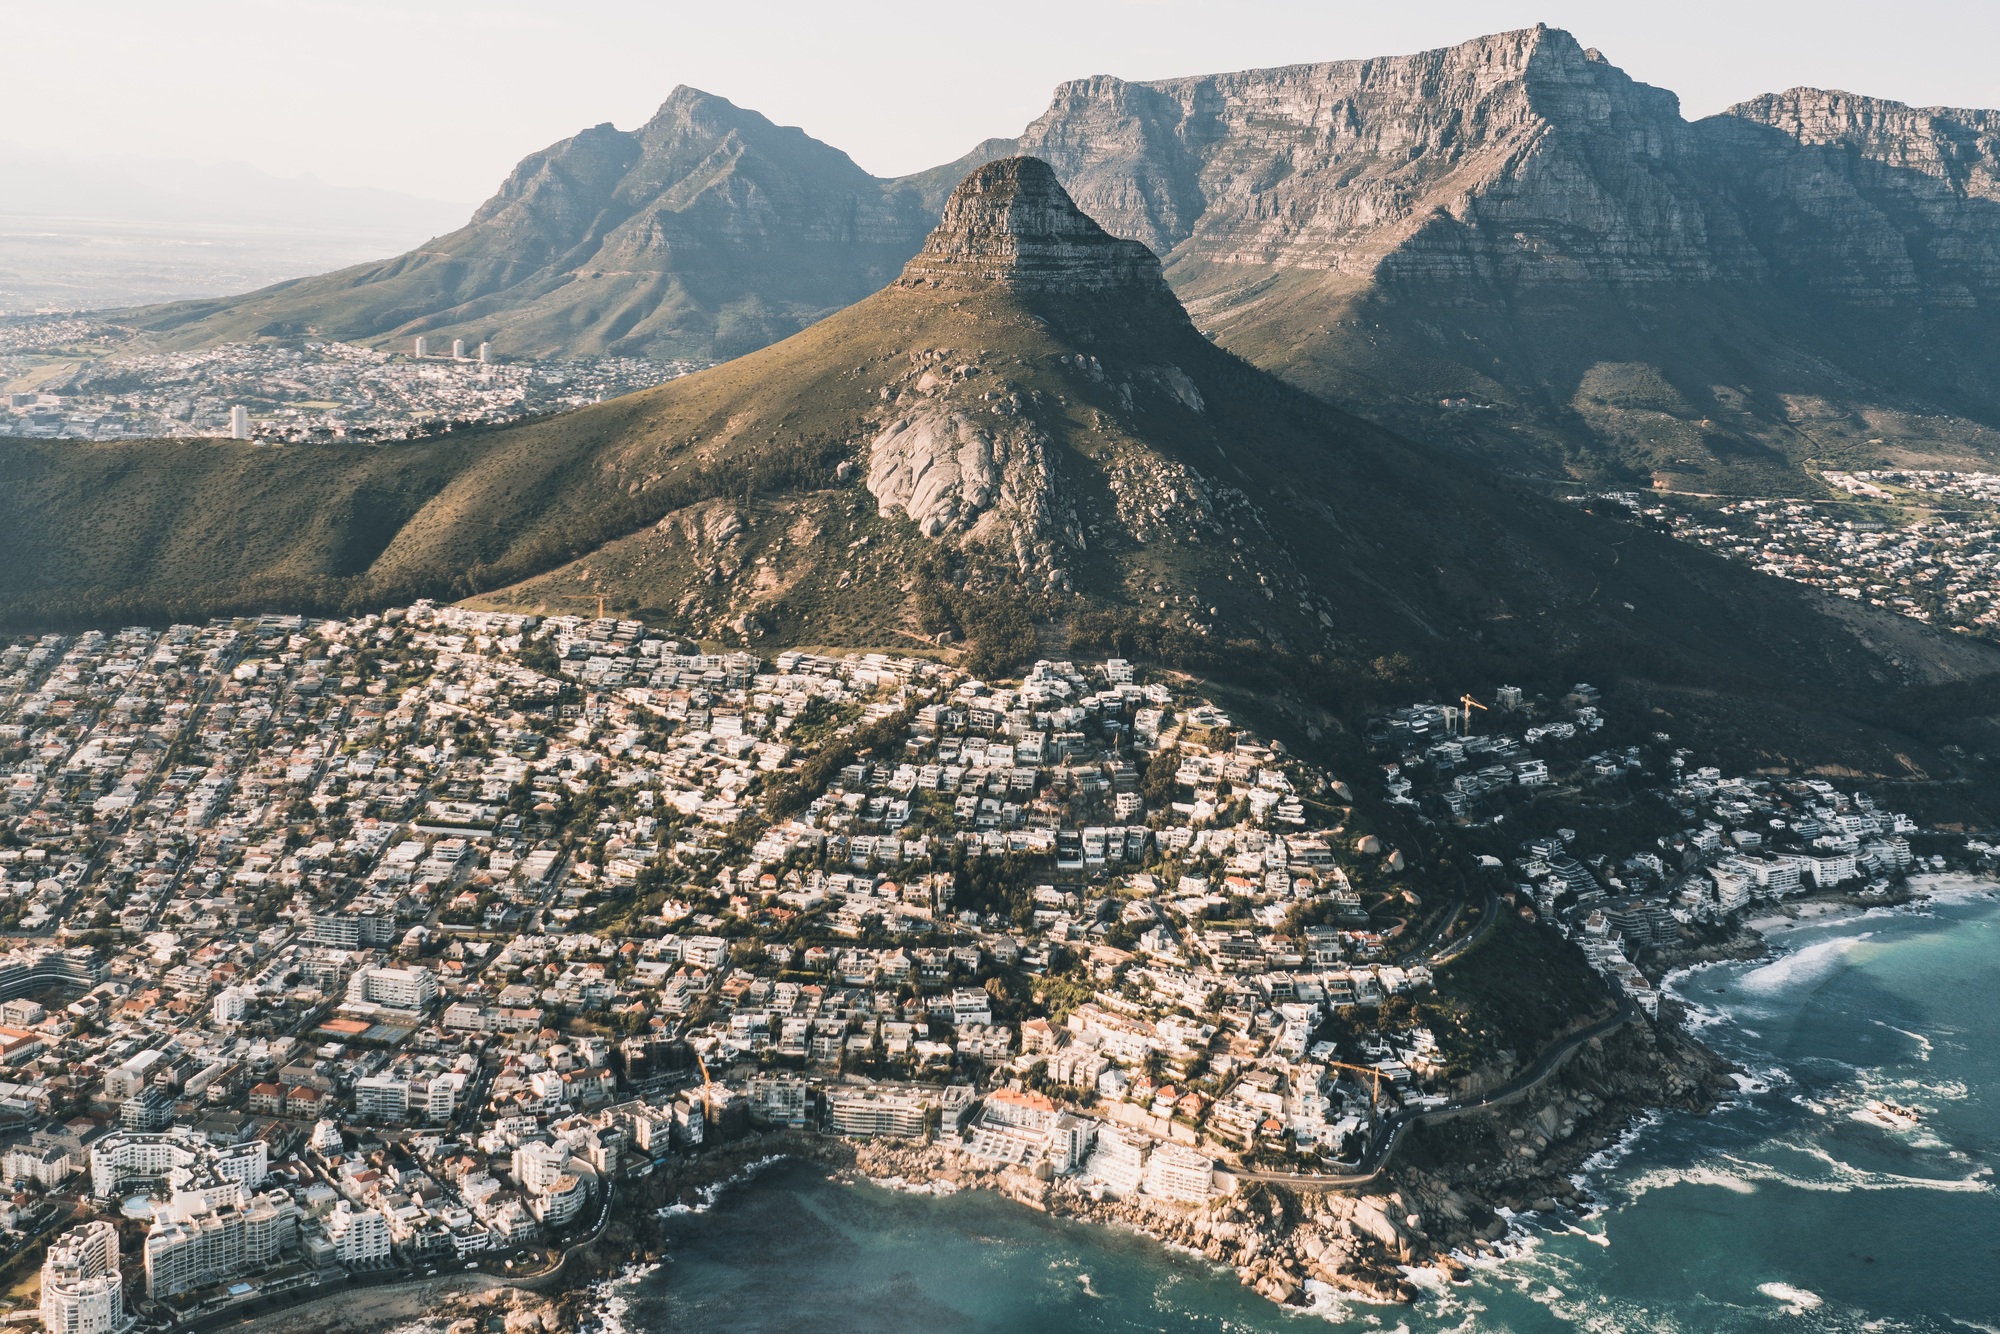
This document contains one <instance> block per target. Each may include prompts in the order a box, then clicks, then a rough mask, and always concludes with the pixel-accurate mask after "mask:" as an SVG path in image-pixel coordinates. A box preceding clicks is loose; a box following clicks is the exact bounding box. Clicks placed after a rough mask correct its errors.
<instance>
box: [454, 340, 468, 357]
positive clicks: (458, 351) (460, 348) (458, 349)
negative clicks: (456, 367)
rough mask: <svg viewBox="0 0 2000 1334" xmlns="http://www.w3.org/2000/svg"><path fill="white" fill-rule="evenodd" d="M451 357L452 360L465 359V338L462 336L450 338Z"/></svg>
mask: <svg viewBox="0 0 2000 1334" xmlns="http://www.w3.org/2000/svg"><path fill="white" fill-rule="evenodd" d="M451 359H452V360H453V361H464V360H465V340H464V339H463V338H454V339H452V340H451Z"/></svg>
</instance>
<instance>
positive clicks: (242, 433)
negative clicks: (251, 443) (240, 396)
mask: <svg viewBox="0 0 2000 1334" xmlns="http://www.w3.org/2000/svg"><path fill="white" fill-rule="evenodd" d="M229 438H230V439H231V440H248V439H249V438H250V409H248V408H246V407H244V406H243V405H242V404H240V403H239V404H237V405H236V406H235V407H233V408H231V409H230V410H229Z"/></svg>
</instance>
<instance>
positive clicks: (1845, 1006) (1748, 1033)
mask: <svg viewBox="0 0 2000 1334" xmlns="http://www.w3.org/2000/svg"><path fill="white" fill-rule="evenodd" d="M1773 943H1774V944H1775V945H1777V946H1778V947H1779V948H1780V949H1781V950H1782V951H1784V953H1783V954H1782V955H1781V956H1780V957H1778V958H1776V959H1775V960H1773V961H1769V962H1763V963H1746V964H1729V965H1722V966H1717V967H1712V968H1707V969H1702V970H1699V971H1697V972H1695V973H1692V974H1690V975H1688V976H1685V977H1683V978H1680V979H1678V982H1677V989H1678V990H1679V991H1680V993H1681V994H1682V995H1683V996H1684V997H1685V998H1687V999H1688V1000H1689V1001H1690V1002H1692V1003H1693V1004H1695V1005H1697V1006H1698V1007H1700V1008H1699V1022H1700V1023H1701V1024H1702V1026H1703V1036H1704V1038H1705V1039H1706V1040H1707V1041H1709V1042H1710V1043H1711V1044H1712V1045H1713V1046H1715V1047H1716V1048H1717V1049H1718V1050H1720V1051H1722V1052H1723V1053H1724V1054H1725V1055H1727V1056H1729V1057H1730V1058H1732V1059H1733V1060H1735V1061H1737V1062H1738V1063H1739V1064H1741V1065H1742V1066H1743V1067H1744V1068H1745V1070H1746V1072H1747V1074H1746V1075H1745V1077H1744V1078H1743V1081H1742V1082H1743V1083H1744V1085H1745V1088H1744V1092H1743V1094H1742V1096H1741V1097H1740V1098H1739V1099H1738V1100H1737V1101H1736V1102H1735V1103H1734V1104H1733V1105H1732V1106H1730V1107H1728V1108H1726V1109H1724V1110H1722V1111H1719V1112H1717V1113H1716V1114H1715V1115H1713V1116H1711V1117H1708V1118H1706V1119H1700V1120H1697V1119H1695V1118H1691V1117H1680V1116H1670V1117H1664V1118H1661V1119H1660V1120H1658V1121H1656V1122H1654V1123H1652V1124H1650V1125H1648V1126H1645V1127H1642V1128H1641V1129H1639V1130H1638V1131H1637V1132H1636V1133H1635V1134H1634V1135H1633V1136H1631V1137H1630V1138H1629V1140H1628V1142H1627V1143H1626V1144H1625V1145H1623V1146H1621V1148H1620V1149H1619V1150H1617V1151H1614V1152H1613V1153H1610V1154H1607V1155H1604V1158H1605V1159H1606V1161H1605V1162H1603V1163H1602V1164H1601V1165H1599V1167H1598V1169H1597V1170H1596V1171H1594V1172H1593V1173H1592V1175H1591V1178H1590V1182H1589V1184H1590V1186H1591V1189H1592V1191H1593V1193H1594V1194H1595V1195H1596V1196H1597V1197H1598V1198H1599V1200H1600V1201H1601V1202H1602V1206H1603V1207H1602V1208H1601V1209H1600V1210H1599V1211H1598V1212H1597V1213H1596V1214H1594V1215H1593V1216H1592V1217H1589V1218H1574V1217H1569V1216H1564V1217H1560V1218H1553V1219H1535V1220H1530V1221H1529V1222H1527V1223H1526V1224H1525V1225H1524V1226H1523V1227H1522V1229H1521V1230H1520V1232H1519V1234H1518V1236H1517V1242H1518V1244H1517V1246H1516V1253H1515V1254H1514V1255H1513V1256H1512V1257H1511V1258H1509V1259H1508V1260H1507V1261H1505V1262H1504V1263H1500V1264H1497V1265H1491V1266H1488V1267H1486V1268H1484V1269H1482V1270H1481V1271H1480V1273H1479V1274H1478V1277H1477V1278H1476V1279H1475V1280H1474V1281H1473V1282H1472V1283H1469V1284H1460V1285H1456V1286H1451V1287H1447V1288H1441V1289H1439V1290H1438V1291H1437V1292H1436V1293H1435V1294H1434V1295H1433V1296H1431V1297H1430V1298H1429V1299H1427V1300H1426V1301H1424V1302H1421V1303H1419V1304H1418V1305H1417V1306H1416V1307H1415V1308H1414V1309H1412V1308H1405V1307H1392V1306H1370V1305H1365V1304H1345V1305H1341V1304H1334V1305H1328V1306H1326V1307H1325V1308H1323V1309H1321V1310H1319V1311H1316V1312H1313V1313H1309V1314H1300V1313H1297V1312H1285V1311H1280V1310H1278V1309H1277V1308H1275V1307H1272V1306H1271V1305H1269V1304H1268V1303H1266V1302H1264V1301H1263V1300H1262V1299H1260V1298H1258V1297H1256V1296H1255V1295H1254V1294H1252V1293H1250V1292H1249V1291H1248V1290H1247V1289H1244V1288H1242V1287H1240V1286H1239V1285H1238V1284H1237V1283H1236V1281H1235V1278H1234V1276H1233V1275H1231V1274H1229V1273H1227V1272H1226V1271H1223V1270H1220V1269H1218V1268H1216V1267H1215V1266H1212V1265H1210V1264H1208V1263H1207V1262H1205V1261H1203V1260H1201V1259H1199V1258H1197V1257H1188V1256H1182V1255H1179V1254H1176V1253H1173V1252H1170V1251H1168V1250H1166V1249H1164V1248H1162V1247H1160V1246H1158V1245H1156V1244H1154V1243H1152V1242H1150V1241H1148V1240H1146V1239H1144V1238H1141V1237H1137V1236H1132V1235H1127V1234H1122V1233H1117V1232H1109V1231H1105V1230H1102V1229H1097V1228H1091V1227H1087V1226H1083V1225H1080V1224H1073V1223H1066V1222H1064V1221H1062V1220H1058V1219H1050V1218H1046V1217H1044V1216H1042V1215H1040V1214H1037V1213H1034V1212H1033V1211H1031V1210H1028V1209H1024V1208H1021V1207H1019V1206H1016V1205H1013V1204H1009V1203H1007V1202H1006V1201H1003V1200H1000V1199H998V1198H996V1197H993V1196H991V1195H988V1194H984V1193H969V1194H961V1195H956V1196H950V1197H945V1198H931V1197H929V1196H922V1195H911V1194H904V1193H899V1192H895V1191H890V1190H885V1189H881V1188H877V1187H872V1186H860V1187H852V1186H840V1185H835V1184H832V1183H829V1182H827V1181H825V1180H824V1179H822V1178H821V1177H820V1176H818V1175H817V1174H815V1173H814V1172H812V1171H810V1170H808V1169H805V1168H801V1167H795V1166H779V1167H775V1168H772V1169H770V1170H768V1171H767V1172H765V1173H764V1174H762V1175H761V1176H759V1177H758V1178H757V1180H756V1181H755V1182H754V1183H752V1184H749V1185H745V1186H743V1187H740V1188H738V1189H735V1190H732V1191H730V1192H728V1193H726V1194H724V1195H723V1196H722V1197H721V1199H720V1200H719V1201H718V1202H717V1203H716V1204H715V1205H714V1206H713V1207H712V1208H711V1209H709V1210H707V1211H705V1212H702V1213H698V1214H689V1215H683V1216H680V1217H677V1218H675V1219H672V1220H670V1221H669V1222H668V1223H667V1225H666V1226H667V1236H668V1244H669V1251H670V1254H671V1255H672V1256H673V1259H672V1261H671V1262H670V1263H668V1264H666V1265H664V1266H662V1267H661V1268H660V1269H659V1270H657V1271H656V1272H654V1273H653V1274H652V1275H650V1276H648V1277H647V1278H645V1279H644V1280H642V1281H641V1282H639V1283H637V1284H634V1285H631V1286H630V1287H629V1288H627V1290H626V1291H625V1292H624V1293H623V1294H621V1297H620V1298H619V1299H617V1300H616V1301H614V1303H613V1306H614V1308H615V1313H616V1316H617V1319H618V1322H619V1323H621V1324H623V1325H624V1326H625V1327H626V1328H627V1329H629V1330H631V1331H633V1332H634V1334H639V1332H640V1331H643V1332H644V1334H669V1331H672V1332H673V1334H684V1332H686V1334H691V1332H693V1331H767V1330H768V1331H779V1330H783V1331H789V1332H792V1334H814V1332H816V1331H829V1332H831V1331H853V1330H873V1331H884V1332H885V1334H895V1332H898V1331H926V1332H927V1334H929V1332H933V1331H935V1332H936V1334H948V1332H954V1331H967V1332H971V1331H982V1332H983V1331H1002V1330H1033V1331H1036V1332H1037V1334H1067V1332H1068V1331H1127V1330H1131V1331H1136V1330H1200V1331H1208V1330H1214V1331H1223V1330H1228V1331H1266V1330H1292V1331H1298V1330H1301V1329H1310V1328H1318V1327H1326V1326H1331V1327H1333V1328H1335V1329H1342V1330H1349V1329H1351V1330H1357V1331H1358V1330H1367V1329H1382V1330H1395V1329H1399V1328H1400V1329H1403V1330H1407V1331H1408V1332H1409V1334H1439V1332H1441V1331H1446V1330H1461V1331H1475V1330H1476V1331H1517V1332H1519V1334H1528V1332H1529V1331H1544V1330H1571V1329H1584V1330H1591V1331H1606V1332H1607V1334H1608V1332H1611V1331H1617V1332H1619V1334H1623V1332H1624V1331H1641V1330H1645V1331H1653V1330H1658V1331H1733V1330H1748V1329H1765V1328H1772V1327H1777V1328H1785V1329H1797V1330H1802V1331H1819V1330H1829V1331H1830V1330H1843V1331H1845V1330H1856V1331H1862V1330H1867V1331H1877V1330H1879V1331H1900V1330H1907V1331H1933V1330H1935V1331H1946V1330H1951V1331H1958V1330H1965V1329H1974V1330H1980V1329H1988V1330H1996V1331H2000V1184H1996V1168H2000V901H1996V900H1995V899H1994V898H1992V897H1990V896H1989V895H1987V894H1986V893H1984V892H1980V893H1967V892H1960V893H1952V894H1946V895H1943V896H1941V897H1940V898H1938V899H1936V900H1933V901H1932V902H1930V903H1929V904H1928V905H1926V906H1924V907H1922V908H1919V909H1901V910H1893V911H1892V910H1879V911H1875V912H1871V913H1867V914H1859V915H1851V916H1848V917H1844V918H1838V919H1826V920H1822V921H1820V922H1818V923H1815V924H1812V925H1809V926H1804V927H1797V928H1789V929H1787V930H1785V931H1784V932H1782V933H1778V934H1774V936H1773ZM1871 1102H1873V1103H1881V1102H1888V1103H1893V1104H1896V1105H1898V1106H1903V1107H1909V1108H1912V1109H1916V1110H1918V1111H1919V1112H1920V1118H1919V1119H1918V1120H1917V1121H1916V1122H1915V1123H1914V1124H1899V1123H1897V1122H1896V1121H1894V1120H1889V1121H1886V1122H1884V1121H1882V1120H1880V1119H1878V1117H1879V1114H1878V1113H1874V1112H1871V1111H1870V1108H1869V1104H1870V1103H1871ZM1302 1322H1304V1323H1302Z"/></svg>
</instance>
